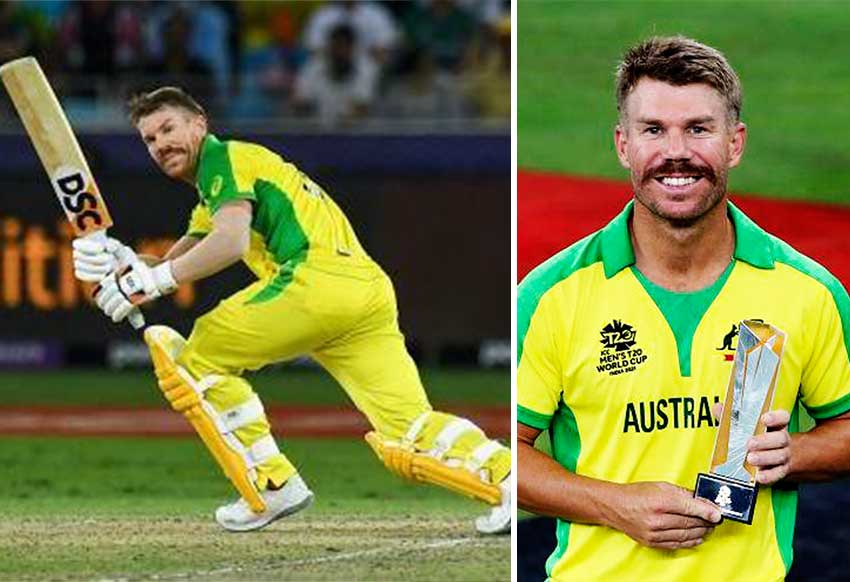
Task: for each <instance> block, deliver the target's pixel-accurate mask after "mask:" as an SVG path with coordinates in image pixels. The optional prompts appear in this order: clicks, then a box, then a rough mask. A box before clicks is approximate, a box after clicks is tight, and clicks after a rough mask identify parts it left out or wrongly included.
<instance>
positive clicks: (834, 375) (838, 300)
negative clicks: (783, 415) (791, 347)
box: [800, 280, 850, 419]
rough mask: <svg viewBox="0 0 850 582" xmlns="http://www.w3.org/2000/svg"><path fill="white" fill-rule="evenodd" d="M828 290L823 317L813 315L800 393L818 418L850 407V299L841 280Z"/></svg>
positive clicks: (841, 411) (834, 282)
mask: <svg viewBox="0 0 850 582" xmlns="http://www.w3.org/2000/svg"><path fill="white" fill-rule="evenodd" d="M832 283H833V284H832V285H831V286H830V289H829V291H827V290H826V289H824V292H823V294H822V304H821V306H820V316H819V317H813V318H812V320H813V321H812V323H813V325H814V329H813V330H812V334H811V341H812V342H813V343H812V346H811V352H810V353H811V355H810V358H809V362H808V365H806V367H805V368H804V370H803V375H802V379H801V383H800V384H801V386H800V396H801V398H802V401H803V404H804V405H805V406H806V409H807V410H808V411H809V413H810V414H811V415H812V416H813V417H814V418H816V419H823V418H831V417H833V416H838V415H839V414H843V413H845V412H847V411H848V410H850V337H848V332H850V299H848V296H847V291H845V290H844V288H843V287H842V286H841V284H840V283H838V281H837V280H836V281H832Z"/></svg>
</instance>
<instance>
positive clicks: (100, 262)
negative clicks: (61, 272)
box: [71, 238, 139, 283]
mask: <svg viewBox="0 0 850 582" xmlns="http://www.w3.org/2000/svg"><path fill="white" fill-rule="evenodd" d="M71 244H72V246H73V247H74V276H76V277H77V279H79V280H80V281H89V282H91V283H97V282H99V281H100V280H101V279H103V278H104V277H106V276H107V275H109V274H110V273H112V272H114V271H121V270H123V269H125V268H127V267H128V266H130V265H132V264H133V263H136V262H138V261H139V258H138V257H137V256H136V253H135V252H133V249H131V248H130V247H128V246H127V245H125V244H123V243H122V242H121V241H119V240H118V239H114V238H107V239H106V243H105V244H104V243H103V242H100V241H97V240H93V239H91V238H75V239H74V241H73V243H71Z"/></svg>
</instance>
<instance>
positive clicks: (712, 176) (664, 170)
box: [641, 160, 717, 184]
mask: <svg viewBox="0 0 850 582" xmlns="http://www.w3.org/2000/svg"><path fill="white" fill-rule="evenodd" d="M669 174H685V175H688V176H700V177H702V178H705V179H706V180H708V181H709V182H711V183H712V184H716V183H717V173H716V172H715V171H714V170H713V169H712V168H711V167H710V166H696V165H694V164H692V163H690V162H686V161H682V160H667V161H665V162H664V163H663V164H661V165H660V166H658V167H657V168H654V169H652V170H649V171H648V172H647V173H646V174H644V176H643V179H642V180H641V183H642V184H646V183H647V182H649V181H650V180H654V179H655V178H658V177H659V176H665V175H669Z"/></svg>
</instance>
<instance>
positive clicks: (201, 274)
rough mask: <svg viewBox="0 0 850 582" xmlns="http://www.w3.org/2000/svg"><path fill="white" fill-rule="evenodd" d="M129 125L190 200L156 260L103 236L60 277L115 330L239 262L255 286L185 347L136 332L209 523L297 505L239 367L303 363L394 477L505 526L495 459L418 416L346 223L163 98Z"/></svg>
mask: <svg viewBox="0 0 850 582" xmlns="http://www.w3.org/2000/svg"><path fill="white" fill-rule="evenodd" d="M130 118H131V121H132V122H133V124H134V125H135V126H136V128H137V129H138V131H139V134H140V135H141V138H142V140H143V141H144V143H145V145H146V146H147V149H148V152H149V153H150V156H151V158H152V159H153V160H154V162H155V163H156V164H157V166H159V168H160V169H161V170H162V171H163V172H164V173H165V174H166V175H167V176H168V177H170V178H173V179H177V180H182V181H184V182H186V183H188V184H190V185H191V186H192V187H193V188H194V189H195V191H196V192H197V195H198V198H199V202H198V204H197V206H196V207H195V209H194V211H193V212H192V216H191V218H190V220H189V225H188V228H187V231H186V234H185V236H183V237H182V238H181V239H179V240H178V241H177V243H175V245H174V246H173V247H172V248H171V249H170V250H169V251H168V252H167V253H166V254H165V256H164V257H162V258H161V259H160V258H155V257H141V258H140V257H137V256H136V254H135V253H134V252H133V251H132V250H131V249H129V248H128V247H126V246H124V245H123V244H121V243H120V242H119V241H117V240H115V239H110V240H109V241H108V243H107V244H105V245H102V244H100V243H98V242H96V241H92V240H88V239H78V240H75V241H74V261H75V270H76V274H77V276H78V277H79V278H80V279H83V280H87V281H98V282H99V290H98V291H97V294H96V300H97V304H98V306H99V307H100V308H101V309H102V310H103V311H104V312H105V313H106V315H108V316H109V317H111V318H112V320H113V321H115V322H118V321H121V320H123V319H124V318H126V317H127V315H128V314H129V313H130V311H131V310H132V309H133V306H134V305H140V304H144V303H146V302H148V301H151V300H153V299H156V298H157V297H159V296H161V295H164V294H167V293H170V292H172V291H174V289H175V288H176V287H177V285H179V284H181V283H186V282H190V281H195V280H198V279H202V278H205V277H208V276H210V275H213V274H215V273H217V272H219V271H221V270H222V269H224V268H226V267H228V266H230V265H232V264H233V263H235V262H237V261H239V260H242V261H244V262H245V263H246V264H247V266H248V267H249V268H250V269H251V270H252V271H253V273H254V274H255V275H256V277H257V281H256V282H254V283H253V284H251V285H249V286H248V287H246V288H245V289H243V290H241V291H239V292H237V293H236V294H234V295H232V296H231V297H229V298H227V299H225V300H224V301H222V302H221V303H220V304H219V305H218V306H217V307H215V308H214V309H212V310H211V311H210V312H209V313H207V314H205V315H204V316H203V317H201V318H199V319H198V320H197V321H196V322H195V325H194V328H193V330H192V333H191V335H190V336H189V338H188V339H185V340H184V339H183V338H182V337H180V336H179V335H178V334H177V333H176V332H174V331H173V330H171V329H169V328H165V327H163V326H155V327H153V328H149V329H148V330H147V331H146V334H145V338H146V340H147V342H148V344H149V345H150V347H151V353H152V356H153V361H154V367H155V371H156V374H157V377H158V378H159V383H160V388H161V389H162V390H163V392H164V393H165V396H166V398H167V399H168V400H169V402H170V403H171V405H172V406H173V407H174V409H175V410H178V411H180V412H182V413H184V415H186V417H187V418H188V419H189V420H190V422H192V424H193V426H194V427H195V428H196V430H197V431H198V432H199V434H200V436H201V437H202V439H203V441H204V444H205V445H206V446H207V447H208V448H209V449H210V451H211V452H212V454H213V456H214V458H215V459H216V461H217V462H218V463H219V464H220V465H221V467H222V469H223V471H224V472H225V474H226V475H227V476H228V477H229V478H230V480H231V481H232V482H233V485H234V486H235V488H236V489H237V491H238V492H239V494H240V499H238V500H237V501H236V502H234V503H231V504H229V505H225V506H222V507H220V508H219V509H218V510H217V511H216V514H215V518H216V520H217V521H218V523H219V524H220V525H221V526H222V527H224V528H225V529H228V530H231V531H248V530H254V529H258V528H261V527H263V526H265V525H267V524H268V523H270V522H272V521H274V520H276V519H278V518H281V517H284V516H286V515H289V514H292V513H295V512H297V511H300V510H301V509H304V508H305V507H307V506H308V505H309V504H310V503H311V501H312V499H313V493H312V492H311V491H310V489H309V488H308V487H307V485H306V484H305V482H304V480H303V479H302V478H301V476H300V475H299V472H298V471H297V469H296V468H295V466H294V465H293V464H292V463H291V462H290V460H289V459H288V458H287V457H286V456H285V455H284V454H283V453H282V452H281V451H280V450H279V449H278V447H277V444H276V442H275V440H274V438H273V437H272V435H271V431H270V427H269V423H268V420H267V419H266V416H265V414H264V411H263V406H262V404H261V402H260V400H259V398H258V397H257V395H256V394H254V392H253V390H252V388H251V386H250V384H249V383H248V382H247V381H246V380H245V379H244V378H242V374H243V372H244V371H245V370H256V369H258V368H260V367H262V366H265V365H267V364H271V363H274V362H280V361H285V360H290V359H293V358H295V357H298V356H302V355H307V356H310V357H312V358H313V359H314V360H315V361H316V362H318V363H319V364H320V365H321V366H322V367H323V368H325V369H326V370H327V371H328V372H329V373H330V374H331V375H332V376H333V377H334V378H335V379H336V380H337V381H338V382H339V383H340V384H341V385H342V387H343V388H344V389H345V390H346V392H347V393H348V395H349V396H350V397H351V399H352V401H353V402H354V403H355V405H356V406H357V407H358V409H359V410H361V411H362V412H363V414H365V415H366V417H367V419H368V420H369V422H370V423H371V425H372V427H373V428H374V431H373V432H370V433H369V434H367V435H366V440H367V441H368V443H369V445H370V446H371V447H372V448H373V449H374V451H375V453H376V454H377V455H378V457H379V458H380V459H381V461H382V462H383V463H384V464H385V465H386V466H387V468H389V469H390V470H391V471H393V472H394V473H397V474H399V475H401V476H404V477H407V478H409V479H412V480H414V481H418V482H426V483H433V484H437V485H440V486H443V487H446V488H448V489H450V490H452V491H455V492H458V493H462V494H465V495H468V496H470V497H473V498H475V499H478V500H480V501H483V502H485V503H487V504H489V505H491V506H492V509H491V510H490V511H489V512H488V513H487V514H486V515H483V516H482V517H480V518H478V519H477V520H476V523H475V525H476V529H477V530H478V531H479V532H481V533H487V534H490V533H506V532H509V531H510V527H511V502H510V500H511V487H510V478H509V475H510V472H511V453H510V450H509V449H508V448H507V447H504V446H502V445H501V444H499V443H498V442H496V441H493V440H490V439H488V438H487V437H486V436H485V435H484V433H483V432H482V431H481V430H480V429H479V428H478V427H477V426H475V425H474V424H472V423H471V422H470V421H468V420H466V419H463V418H458V417H455V416H453V415H450V414H445V413H441V412H436V411H434V410H432V408H431V405H430V403H429V402H428V398H427V396H426V394H425V391H424V389H423V387H422V384H421V382H420V379H419V374H418V372H417V370H416V366H415V364H414V362H413V360H412V359H411V358H410V356H409V355H408V353H407V350H406V348H405V345H404V338H403V336H402V334H401V332H400V331H399V328H398V321H397V309H396V300H395V294H394V291H393V286H392V282H391V281H390V280H389V278H388V277H387V275H386V274H385V273H384V272H383V270H382V269H381V268H380V267H379V266H378V265H377V263H375V262H374V261H373V260H372V259H371V258H370V257H369V255H368V254H367V253H366V251H365V250H364V249H363V247H362V246H361V244H360V242H359V241H358V239H357V236H356V235H355V233H354V230H353V229H352V227H351V225H350V224H349V222H348V219H347V218H346V217H345V215H344V214H343V212H342V211H341V210H340V208H339V207H338V206H337V205H336V204H335V203H334V201H333V200H332V199H331V198H330V197H329V196H328V195H327V193H325V191H324V190H323V189H322V188H321V187H320V186H319V185H318V184H316V183H315V182H313V181H312V180H311V179H310V178H309V177H308V176H307V175H306V174H304V173H303V172H301V171H300V170H299V169H298V168H297V167H296V166H295V165H293V164H292V163H290V162H288V161H286V160H284V159H282V158H281V157H280V156H278V155H277V154H275V153H274V152H272V151H270V150H268V149H266V148H264V147H261V146H259V145H256V144H251V143H247V142H241V141H236V140H233V141H231V140H219V139H218V138H217V137H216V136H215V135H213V134H211V133H209V132H208V126H207V116H206V113H205V112H204V109H203V108H202V107H201V106H200V105H199V104H198V103H197V102H196V101H195V100H194V99H192V97H191V96H189V95H188V94H186V93H185V92H183V91H182V90H180V89H178V88H174V87H164V88H161V89H157V90H156V91H153V92H150V93H146V94H142V95H140V96H138V97H136V98H135V99H134V100H133V101H131V103H130Z"/></svg>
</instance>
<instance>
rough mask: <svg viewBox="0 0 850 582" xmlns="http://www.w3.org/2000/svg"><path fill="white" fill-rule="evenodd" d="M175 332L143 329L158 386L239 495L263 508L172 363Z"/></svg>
mask: <svg viewBox="0 0 850 582" xmlns="http://www.w3.org/2000/svg"><path fill="white" fill-rule="evenodd" d="M174 336H177V338H179V340H182V338H180V336H179V335H178V334H177V332H175V331H173V330H172V329H170V328H167V327H164V326H151V327H148V328H147V329H146V330H145V342H147V344H148V347H149V348H150V352H151V359H152V360H153V366H154V371H155V372H156V377H157V379H158V380H159V386H160V388H161V389H162V391H163V393H164V394H165V397H166V398H167V399H168V401H169V402H170V403H171V405H172V407H173V408H174V409H175V410H177V411H179V412H182V413H183V416H185V417H186V419H187V420H188V421H189V423H190V424H191V425H192V427H193V428H194V429H195V431H196V432H197V433H198V435H199V436H200V437H201V440H202V441H203V442H204V445H206V447H207V449H208V450H209V451H210V453H212V456H213V458H214V459H215V461H216V462H217V463H218V465H219V467H221V469H222V470H223V471H224V474H225V475H226V476H227V478H228V479H230V482H231V483H233V486H234V487H235V488H236V490H237V491H238V492H239V494H240V495H241V496H242V497H243V498H244V499H245V501H247V502H248V505H249V507H250V508H251V510H253V511H254V512H255V513H262V512H263V511H265V509H266V505H265V503H264V502H263V498H262V497H260V494H259V493H258V492H257V488H256V487H255V486H254V484H253V483H252V482H251V479H249V478H248V466H247V465H246V464H245V460H244V459H243V458H242V456H241V455H239V454H238V453H236V452H235V451H234V450H233V449H231V447H230V445H229V444H228V443H227V441H226V440H225V438H224V437H223V436H222V435H221V433H220V432H219V431H218V428H217V427H216V424H215V422H214V421H213V420H212V419H211V418H210V417H209V416H208V415H207V413H206V411H205V410H204V407H203V405H202V403H201V400H200V397H199V396H198V393H197V392H196V391H195V390H194V388H192V386H190V385H189V384H188V383H187V382H186V380H185V379H184V378H183V377H182V376H181V375H180V373H179V372H178V369H177V366H176V365H175V363H174V356H175V355H176V353H174V351H173V350H174V349H175V348H182V344H180V342H179V340H178V339H177V338H175V337H174Z"/></svg>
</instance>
